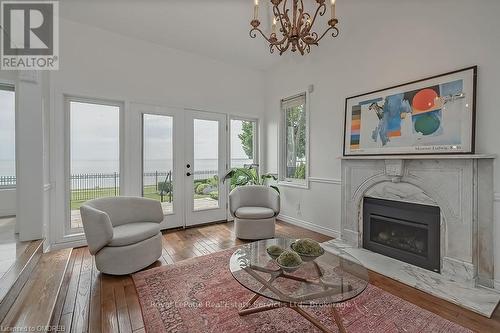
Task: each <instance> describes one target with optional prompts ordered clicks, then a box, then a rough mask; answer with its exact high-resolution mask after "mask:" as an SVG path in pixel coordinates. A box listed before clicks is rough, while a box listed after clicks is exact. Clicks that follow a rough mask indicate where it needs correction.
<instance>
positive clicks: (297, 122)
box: [279, 94, 309, 186]
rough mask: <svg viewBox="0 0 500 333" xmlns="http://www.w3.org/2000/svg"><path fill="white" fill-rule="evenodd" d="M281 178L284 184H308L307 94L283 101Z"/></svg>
mask: <svg viewBox="0 0 500 333" xmlns="http://www.w3.org/2000/svg"><path fill="white" fill-rule="evenodd" d="M281 112H282V124H281V133H280V147H281V150H280V161H279V163H280V168H279V179H280V182H281V183H282V184H285V185H286V184H289V185H298V186H307V184H308V181H307V179H308V174H309V170H308V169H309V165H308V163H309V161H308V154H309V148H308V146H309V144H308V143H309V138H308V136H309V131H308V125H309V124H308V115H307V109H306V95H305V94H301V95H297V96H293V97H290V98H287V99H284V100H282V101H281Z"/></svg>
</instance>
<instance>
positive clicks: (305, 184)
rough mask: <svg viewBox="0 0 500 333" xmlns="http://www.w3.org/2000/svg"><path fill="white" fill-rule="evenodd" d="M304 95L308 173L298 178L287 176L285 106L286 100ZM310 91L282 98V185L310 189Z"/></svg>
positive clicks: (279, 135) (280, 178)
mask: <svg viewBox="0 0 500 333" xmlns="http://www.w3.org/2000/svg"><path fill="white" fill-rule="evenodd" d="M301 96H303V97H304V100H305V101H304V110H305V113H306V115H305V121H306V124H305V127H306V128H305V131H306V133H305V134H306V135H305V136H306V138H305V139H306V146H305V150H306V151H305V158H306V163H305V167H306V174H305V179H304V180H301V179H297V178H289V177H286V167H287V163H286V158H287V155H286V154H287V147H286V135H287V129H286V128H285V126H286V109H285V108H284V107H283V104H284V103H285V102H288V101H290V100H293V99H296V98H299V97H301ZM309 110H310V108H309V93H308V91H307V90H306V91H304V92H300V93H298V94H295V95H291V96H289V97H286V98H283V99H281V100H280V124H279V130H278V132H279V133H278V185H281V186H289V187H297V188H303V189H309V166H310V158H309V142H310V135H309V134H310V132H309V123H310V112H309Z"/></svg>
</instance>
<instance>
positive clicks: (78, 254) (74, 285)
mask: <svg viewBox="0 0 500 333" xmlns="http://www.w3.org/2000/svg"><path fill="white" fill-rule="evenodd" d="M83 251H84V249H83V248H77V249H74V256H75V261H74V264H73V270H72V274H71V279H70V282H69V286H68V291H67V293H66V299H65V300H64V307H63V311H62V314H68V313H71V314H73V310H74V308H75V301H76V295H77V293H78V282H79V281H80V272H81V269H82V258H83Z"/></svg>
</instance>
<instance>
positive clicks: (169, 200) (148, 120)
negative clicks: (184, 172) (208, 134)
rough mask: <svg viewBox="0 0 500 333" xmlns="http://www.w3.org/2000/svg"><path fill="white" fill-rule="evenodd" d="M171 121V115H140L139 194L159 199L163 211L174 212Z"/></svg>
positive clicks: (166, 212)
mask: <svg viewBox="0 0 500 333" xmlns="http://www.w3.org/2000/svg"><path fill="white" fill-rule="evenodd" d="M173 123H174V118H173V117H171V116H163V115H155V114H143V115H142V126H143V130H142V131H143V139H142V142H143V157H142V158H143V162H142V163H143V164H142V170H143V174H142V179H143V180H142V195H143V196H144V197H146V198H150V199H155V200H158V201H160V202H161V206H162V207H163V213H164V214H172V213H173V212H174V208H173V193H174V180H173V160H174V159H173V156H174V155H173V150H174V147H173Z"/></svg>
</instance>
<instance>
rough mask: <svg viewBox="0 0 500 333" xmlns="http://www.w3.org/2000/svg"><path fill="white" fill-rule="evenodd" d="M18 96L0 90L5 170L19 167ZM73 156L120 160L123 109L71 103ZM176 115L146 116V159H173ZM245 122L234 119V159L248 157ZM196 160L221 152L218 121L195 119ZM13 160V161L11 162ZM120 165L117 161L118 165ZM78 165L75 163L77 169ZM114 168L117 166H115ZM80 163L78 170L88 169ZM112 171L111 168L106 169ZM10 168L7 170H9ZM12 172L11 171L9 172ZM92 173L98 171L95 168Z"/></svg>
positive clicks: (1, 158)
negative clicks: (243, 136) (243, 133)
mask: <svg viewBox="0 0 500 333" xmlns="http://www.w3.org/2000/svg"><path fill="white" fill-rule="evenodd" d="M14 103H15V98H14V92H11V91H4V90H0V161H2V164H3V165H2V166H0V168H3V169H6V170H7V169H8V170H10V169H11V166H10V164H12V169H14V168H15V164H14V159H15V112H14V110H15V107H14ZM70 110H71V111H70V112H71V116H70V121H71V134H70V135H71V159H72V161H73V164H75V162H76V161H101V162H102V163H106V161H109V162H110V163H108V164H107V165H106V169H107V167H111V164H113V165H114V164H115V163H111V162H116V163H117V161H118V160H119V154H120V150H119V137H120V134H119V121H120V120H119V119H120V116H119V108H118V107H117V106H109V105H98V104H90V103H80V102H71V104H70ZM172 122H173V118H172V117H169V116H161V115H145V117H144V134H145V137H144V156H145V159H146V160H151V161H154V160H170V159H172V149H173V144H172V125H173V124H172ZM241 125H242V122H241V121H235V120H233V121H231V158H232V159H247V156H246V154H245V152H244V151H243V148H242V147H241V140H240V139H239V138H238V134H239V133H241ZM194 126H195V137H194V141H195V160H196V159H216V158H217V152H218V138H217V135H216V134H217V123H216V122H215V121H209V120H195V123H194ZM8 161H10V162H12V163H10V162H8ZM116 165H117V164H116ZM73 167H74V166H72V169H73ZM113 168H115V167H114V166H113ZM82 169H85V166H83V167H82V166H80V168H79V170H78V171H77V172H78V173H80V172H85V170H82ZM0 171H1V170H0ZM105 171H106V172H108V171H109V170H105ZM5 172H7V171H4V172H3V173H5ZM9 172H10V171H9ZM92 172H97V171H96V170H93V171H92Z"/></svg>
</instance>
